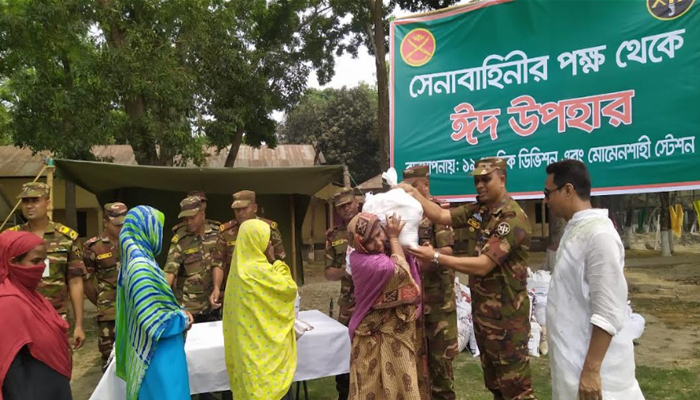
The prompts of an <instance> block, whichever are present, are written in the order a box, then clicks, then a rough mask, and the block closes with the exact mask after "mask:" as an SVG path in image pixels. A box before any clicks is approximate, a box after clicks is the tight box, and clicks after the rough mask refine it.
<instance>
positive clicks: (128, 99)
mask: <svg viewBox="0 0 700 400" xmlns="http://www.w3.org/2000/svg"><path fill="white" fill-rule="evenodd" d="M97 3H98V5H99V7H100V9H101V10H102V11H103V12H104V14H105V16H106V18H104V19H103V20H101V21H100V22H99V23H100V24H101V25H102V26H101V28H102V31H103V32H106V33H107V34H106V39H107V44H108V45H109V46H110V47H112V48H113V49H116V50H119V49H121V48H123V47H124V46H126V45H127V44H126V33H125V32H124V30H123V28H122V24H121V22H120V21H119V16H118V15H117V12H116V11H115V10H114V7H113V4H112V3H113V2H112V0H98V1H97ZM134 13H135V14H137V13H138V11H137V10H134ZM134 18H137V16H135V17H134ZM120 96H121V97H122V98H123V99H124V100H123V104H124V112H125V113H126V115H127V116H128V117H129V121H130V122H131V127H130V129H129V130H128V132H129V133H128V134H127V141H128V142H129V144H130V145H131V148H132V149H133V151H134V157H135V158H136V162H137V163H139V164H141V165H164V164H163V162H162V160H161V158H160V157H158V151H157V147H156V142H155V140H154V139H153V137H152V136H151V135H150V132H149V131H148V128H147V127H146V124H145V121H144V118H145V115H146V104H145V100H144V98H143V96H142V95H141V93H120Z"/></svg>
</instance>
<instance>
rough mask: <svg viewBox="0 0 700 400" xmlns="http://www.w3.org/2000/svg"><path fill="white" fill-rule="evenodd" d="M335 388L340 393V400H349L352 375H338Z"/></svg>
mask: <svg viewBox="0 0 700 400" xmlns="http://www.w3.org/2000/svg"><path fill="white" fill-rule="evenodd" d="M335 388H336V390H337V391H338V400H348V394H349V392H350V374H342V375H336V377H335Z"/></svg>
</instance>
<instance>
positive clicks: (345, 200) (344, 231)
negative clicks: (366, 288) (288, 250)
mask: <svg viewBox="0 0 700 400" xmlns="http://www.w3.org/2000/svg"><path fill="white" fill-rule="evenodd" d="M333 202H334V203H335V209H336V211H337V212H338V214H339V215H340V218H341V220H342V221H341V224H340V225H338V226H336V227H334V228H333V229H331V230H329V231H328V232H327V233H326V236H327V239H326V265H325V271H324V275H325V277H326V279H328V280H329V281H338V280H340V299H339V300H338V306H339V307H340V311H339V312H338V322H340V323H341V324H343V325H345V326H348V324H349V323H350V317H352V312H353V310H354V309H355V286H354V285H353V283H352V277H351V276H350V274H348V273H347V271H346V270H345V268H346V266H345V260H346V256H347V254H346V253H347V249H348V228H347V225H348V223H349V222H350V220H351V219H353V217H355V215H357V213H358V211H359V207H360V205H359V203H358V202H357V199H355V194H354V192H353V190H352V189H351V188H343V189H341V190H340V191H339V192H338V193H336V194H335V195H334V196H333ZM335 381H336V389H337V390H338V398H339V399H340V400H345V399H347V398H348V391H349V390H350V375H349V374H343V375H338V376H336V378H335Z"/></svg>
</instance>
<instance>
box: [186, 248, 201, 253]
mask: <svg viewBox="0 0 700 400" xmlns="http://www.w3.org/2000/svg"><path fill="white" fill-rule="evenodd" d="M198 251H199V249H198V248H196V247H193V248H191V249H187V250H185V254H194V253H196V252H198Z"/></svg>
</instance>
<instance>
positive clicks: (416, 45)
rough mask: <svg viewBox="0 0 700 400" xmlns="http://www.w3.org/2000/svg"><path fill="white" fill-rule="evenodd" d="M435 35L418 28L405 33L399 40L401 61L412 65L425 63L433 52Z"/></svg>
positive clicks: (417, 65) (431, 56) (418, 65)
mask: <svg viewBox="0 0 700 400" xmlns="http://www.w3.org/2000/svg"><path fill="white" fill-rule="evenodd" d="M435 48H436V43H435V37H433V34H432V33H430V31H429V30H427V29H423V28H418V29H414V30H412V31H410V32H408V34H407V35H406V37H404V38H403V40H402V41H401V47H400V48H399V52H400V53H401V58H402V59H403V61H404V62H405V63H406V64H408V65H410V66H412V67H420V66H422V65H425V64H426V63H427V62H428V61H430V59H432V58H433V55H434V54H435Z"/></svg>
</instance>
